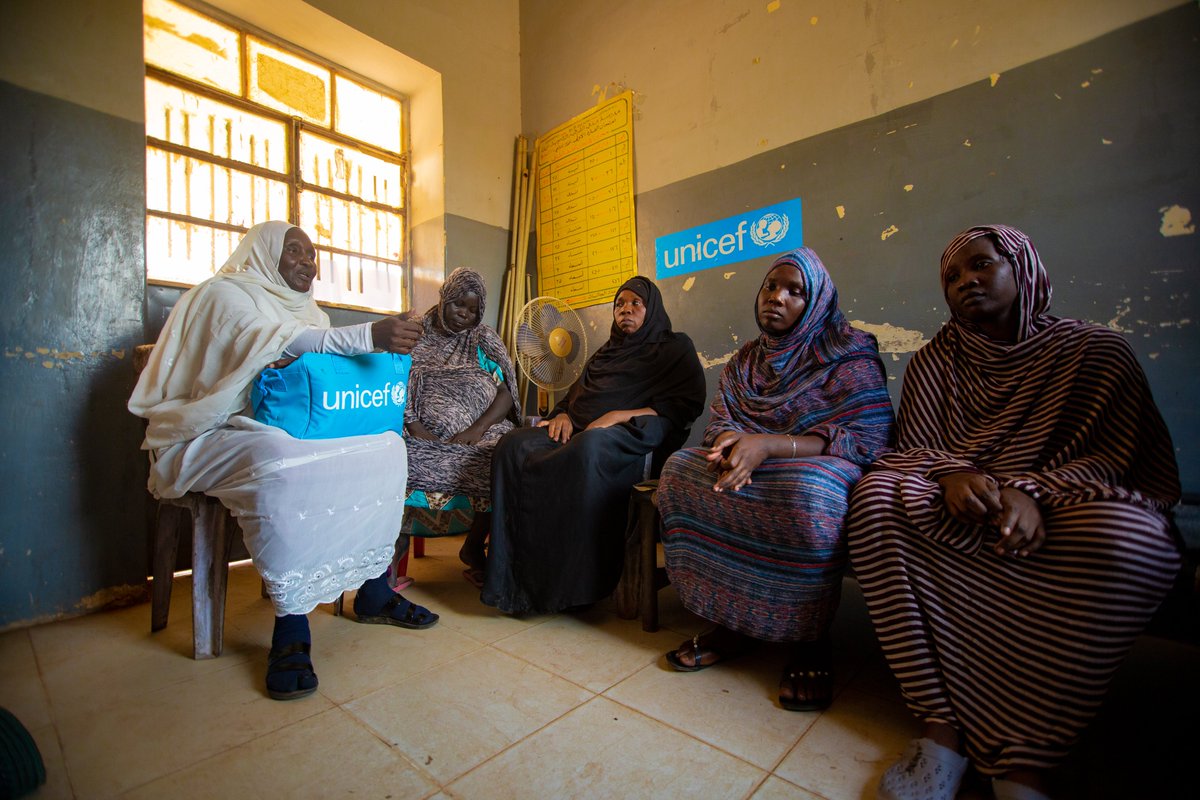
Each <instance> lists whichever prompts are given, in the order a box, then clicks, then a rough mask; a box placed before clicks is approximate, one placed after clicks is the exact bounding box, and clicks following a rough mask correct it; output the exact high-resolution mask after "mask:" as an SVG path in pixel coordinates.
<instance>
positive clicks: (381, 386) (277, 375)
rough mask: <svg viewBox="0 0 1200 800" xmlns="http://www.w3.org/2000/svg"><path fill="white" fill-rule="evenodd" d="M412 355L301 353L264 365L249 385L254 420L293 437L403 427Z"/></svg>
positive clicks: (359, 433) (328, 436)
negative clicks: (288, 361) (281, 363)
mask: <svg viewBox="0 0 1200 800" xmlns="http://www.w3.org/2000/svg"><path fill="white" fill-rule="evenodd" d="M411 369H412V357H411V356H402V355H396V354H395V353H368V354H367V355H361V356H336V355H332V354H329V353H305V354H304V355H302V356H300V357H299V358H298V359H296V360H295V361H293V362H292V363H291V364H288V365H287V366H286V367H284V368H283V369H265V370H263V371H262V374H260V375H259V376H258V377H257V378H255V380H254V383H253V385H252V386H251V387H250V408H251V409H252V410H253V412H254V418H255V419H256V420H258V421H259V422H262V423H264V424H266V425H274V426H275V427H277V428H283V429H284V430H285V431H287V432H288V433H290V434H291V435H292V436H295V437H296V438H297V439H336V438H340V437H342V436H363V435H366V434H371V433H383V432H384V431H395V432H396V433H401V434H402V433H403V431H404V404H405V402H406V401H407V400H408V373H409V370H411Z"/></svg>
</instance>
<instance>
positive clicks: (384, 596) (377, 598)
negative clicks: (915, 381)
mask: <svg viewBox="0 0 1200 800" xmlns="http://www.w3.org/2000/svg"><path fill="white" fill-rule="evenodd" d="M394 594H395V592H393V591H392V587H390V586H388V582H387V572H386V571H385V572H384V573H383V574H382V575H380V576H379V577H378V578H371V579H370V580H369V581H367V582H366V583H364V584H363V585H362V586H360V587H358V596H357V597H355V598H354V608H355V609H356V610H357V609H359V608H362V609H364V610H370V611H379V610H380V609H382V608H383V604H384V603H386V602H387V601H388V600H391V599H392V595H394Z"/></svg>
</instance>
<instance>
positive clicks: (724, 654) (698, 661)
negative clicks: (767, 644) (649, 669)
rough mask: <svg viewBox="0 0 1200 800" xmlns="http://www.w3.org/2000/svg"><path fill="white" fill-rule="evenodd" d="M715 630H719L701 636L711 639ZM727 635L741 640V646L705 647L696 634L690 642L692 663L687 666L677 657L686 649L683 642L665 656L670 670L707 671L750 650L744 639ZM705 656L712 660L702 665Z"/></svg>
mask: <svg viewBox="0 0 1200 800" xmlns="http://www.w3.org/2000/svg"><path fill="white" fill-rule="evenodd" d="M717 630H721V629H720V628H718V629H715V630H711V631H709V632H708V633H706V634H703V635H704V636H709V637H711V636H712V635H713V634H714V633H716V632H717ZM727 635H730V636H736V637H737V638H738V639H739V640H741V645H740V646H736V645H735V646H734V647H727V648H724V649H722V648H718V647H711V646H705V645H702V644H701V643H700V636H701V634H699V633H697V634H696V635H695V636H693V637H692V641H691V642H690V644H691V646H692V663H691V664H687V663H685V662H684V661H683V659H681V658H680V657H679V651H680V650H682V649H683V648H685V647H687V646H688V644H689V642H683V643H681V644H680V645H679V647H676V648H675V649H674V650H671V651H670V652H668V653H667V654H666V659H667V663H668V664H670V665H671V668H672V669H674V670H676V671H678V672H699V671H700V670H702V669H708V668H709V667H712V666H716V665H717V664H720V663H721V662H722V661H731V660H733V659H735V658H737V657H738V656H740V655H742V654H744V653H746V652H747V651H749V650H750V644H749V642H747V640H746V639H745V637H743V636H740V635H739V634H736V633H734V632H733V631H728V632H727ZM706 655H712V656H714V658H713V660H712V661H710V662H708V663H707V664H705V663H704V657H705V656H706Z"/></svg>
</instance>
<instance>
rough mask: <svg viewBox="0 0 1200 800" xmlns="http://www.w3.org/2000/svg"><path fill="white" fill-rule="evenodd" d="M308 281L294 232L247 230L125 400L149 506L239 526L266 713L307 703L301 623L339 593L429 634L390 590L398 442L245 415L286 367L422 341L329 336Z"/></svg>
mask: <svg viewBox="0 0 1200 800" xmlns="http://www.w3.org/2000/svg"><path fill="white" fill-rule="evenodd" d="M316 271H317V268H316V251H315V249H314V248H313V245H312V242H311V241H310V240H309V237H308V236H307V235H306V234H305V233H304V231H303V230H301V229H300V228H297V227H295V226H293V225H291V224H289V223H286V222H264V223H261V224H259V225H255V226H254V227H253V228H251V229H250V230H249V231H248V232H247V234H246V236H245V238H244V239H242V241H241V243H240V244H239V245H238V247H237V249H236V250H235V251H234V253H233V255H232V256H230V258H229V260H228V261H227V262H226V263H225V265H224V266H223V267H222V268H221V270H220V271H219V272H218V273H217V274H216V275H214V276H213V277H212V278H210V279H209V280H207V281H205V282H204V283H201V284H200V285H198V286H196V287H195V288H193V289H191V290H189V291H188V292H187V293H185V294H184V295H183V297H181V298H180V300H179V302H178V303H177V304H176V305H175V308H174V309H173V310H172V312H171V315H170V317H169V318H168V319H167V323H166V325H165V327H164V328H163V330H162V333H161V334H160V336H159V339H158V343H157V344H156V345H155V346H154V351H153V353H152V355H151V356H150V361H149V363H148V364H147V366H146V369H145V370H144V371H143V372H142V375H141V378H140V380H139V381H138V384H137V387H136V388H135V389H134V392H133V396H132V397H131V398H130V400H129V410H130V411H132V412H133V413H135V414H137V415H138V416H141V417H145V418H146V419H147V420H148V421H149V424H148V426H147V429H146V441H145V443H144V444H143V445H142V447H143V448H144V449H146V450H148V451H149V454H150V481H149V488H150V491H151V492H152V493H153V494H154V495H155V496H156V497H180V496H182V495H184V494H186V493H187V492H204V493H205V494H208V495H211V496H213V497H216V498H218V499H219V500H220V501H221V502H222V503H223V504H224V505H225V506H226V507H228V508H229V509H230V511H231V512H232V513H233V515H234V516H235V517H236V518H237V520H238V524H239V525H240V527H241V529H242V534H243V537H244V539H245V542H246V547H247V549H248V550H249V551H250V556H251V558H253V559H254V565H255V567H256V568H257V569H258V571H259V572H260V573H261V574H262V577H263V580H264V581H265V583H266V586H267V591H268V593H269V594H270V597H271V601H272V602H273V604H274V606H275V631H274V635H273V637H272V643H271V653H270V656H269V659H268V670H267V692H268V694H269V695H270V696H271V697H272V698H274V699H276V700H292V699H297V698H300V697H305V696H307V695H310V694H312V693H313V692H314V691H316V688H317V676H316V673H315V672H314V671H313V667H312V661H311V659H310V658H309V651H310V648H311V641H312V640H311V636H310V633H309V628H308V618H307V616H305V615H306V614H307V613H308V612H309V611H311V610H312V609H313V608H314V607H315V606H316V605H317V604H319V603H327V602H331V601H332V600H334V599H336V598H337V597H339V596H340V595H341V593H342V592H343V591H345V590H348V589H354V588H358V590H359V591H358V595H357V597H356V598H355V602H354V610H355V614H356V617H357V618H358V620H359V621H360V622H377V623H385V624H393V625H398V626H400V627H405V628H427V627H429V626H430V625H432V624H434V622H436V621H437V615H436V614H433V613H431V612H429V611H428V610H427V609H424V608H422V607H420V606H418V605H416V604H414V603H410V602H409V601H407V600H405V599H404V598H403V597H401V596H400V595H399V594H396V593H394V592H393V591H392V589H391V588H390V587H389V586H388V584H387V581H386V572H387V569H388V566H389V564H390V562H391V559H392V552H393V549H394V547H395V541H396V534H397V532H398V531H399V530H400V521H401V518H402V516H403V513H404V489H405V482H406V479H407V459H406V456H405V448H404V441H403V440H402V439H401V438H400V437H399V436H398V435H396V434H395V433H391V432H386V433H381V434H376V435H372V436H355V437H348V438H342V439H324V440H311V439H309V440H301V439H295V438H293V437H292V436H290V435H289V434H287V433H285V432H284V431H283V430H281V429H279V428H275V427H272V426H268V425H263V424H261V423H259V422H257V421H255V420H254V419H253V418H251V417H250V416H248V415H247V411H248V409H247V405H248V401H249V397H250V385H251V383H252V382H253V380H254V378H255V377H256V376H257V375H258V374H259V373H260V372H262V370H263V369H264V368H266V367H267V366H269V365H271V364H274V363H275V362H277V361H280V360H281V359H291V358H295V357H298V356H300V355H302V354H303V353H306V352H324V353H338V354H342V355H358V354H362V353H369V352H371V351H373V350H375V349H381V350H388V351H391V352H395V353H407V352H409V351H410V350H411V349H412V347H413V345H415V344H416V342H417V340H418V338H419V337H420V334H421V325H420V323H419V322H416V321H410V320H407V319H401V318H399V317H388V318H385V319H382V320H380V321H378V322H374V323H364V324H362V325H354V326H349V327H344V328H330V327H329V317H328V316H326V314H325V313H324V312H323V311H321V309H320V308H318V307H317V304H316V302H315V301H314V300H313V298H312V282H313V279H314V278H315V277H316Z"/></svg>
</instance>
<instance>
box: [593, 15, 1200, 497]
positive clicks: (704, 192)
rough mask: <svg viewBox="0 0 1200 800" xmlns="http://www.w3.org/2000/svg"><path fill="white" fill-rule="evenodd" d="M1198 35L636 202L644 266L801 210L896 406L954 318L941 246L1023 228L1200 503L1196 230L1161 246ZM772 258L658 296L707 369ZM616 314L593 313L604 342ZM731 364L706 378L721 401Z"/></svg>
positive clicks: (735, 336)
mask: <svg viewBox="0 0 1200 800" xmlns="http://www.w3.org/2000/svg"><path fill="white" fill-rule="evenodd" d="M1198 36H1200V12H1198V11H1197V9H1196V8H1195V7H1194V6H1186V7H1182V8H1180V9H1177V10H1175V11H1171V12H1168V13H1165V14H1162V15H1160V16H1158V17H1155V18H1152V19H1150V20H1147V21H1145V22H1142V23H1139V24H1136V25H1133V26H1131V27H1129V28H1126V29H1123V30H1121V31H1118V32H1116V33H1113V34H1110V35H1107V36H1105V37H1103V38H1101V39H1098V40H1096V41H1093V42H1091V43H1089V44H1086V45H1083V46H1080V47H1077V48H1074V49H1071V50H1068V51H1066V52H1063V53H1060V54H1058V55H1055V56H1052V57H1049V58H1046V59H1042V60H1040V61H1036V62H1033V63H1031V64H1028V65H1026V66H1024V67H1021V68H1018V69H1014V70H1009V71H1007V72H1005V73H1004V74H1003V76H1002V77H1001V78H1000V80H999V81H998V82H997V83H996V85H995V86H991V85H990V83H989V81H982V82H980V83H977V84H974V85H971V86H968V87H965V88H963V89H960V90H957V91H954V92H950V93H947V94H944V95H941V96H939V97H936V98H933V99H931V100H928V101H924V102H920V103H916V104H914V105H911V106H907V107H904V108H901V109H898V110H897V111H895V112H892V113H889V114H886V115H884V116H881V117H877V118H875V119H871V120H867V121H865V122H861V123H857V124H854V125H850V126H847V127H845V128H841V129H839V130H835V131H831V132H829V133H826V134H822V135H819V136H815V137H812V138H810V139H806V140H803V141H799V142H795V143H793V144H790V145H787V146H785V147H781V148H778V149H776V150H773V151H771V152H768V153H765V154H762V155H760V156H756V157H754V158H751V159H747V160H745V161H742V162H739V163H737V164H734V165H732V166H729V167H726V168H723V169H720V170H715V171H713V172H709V173H705V174H703V175H698V176H695V177H693V178H690V179H688V180H685V181H681V182H678V183H675V184H672V185H670V186H666V187H663V188H661V189H658V190H654V191H651V192H647V193H645V194H642V195H639V196H638V198H637V213H638V243H639V250H638V257H639V263H640V265H641V266H640V269H641V271H642V272H643V273H644V274H650V273H652V271H653V268H654V267H653V265H654V239H655V237H657V236H661V235H663V234H665V233H671V232H675V231H678V230H682V229H686V228H689V227H692V226H694V225H699V224H702V223H705V222H709V221H712V220H717V219H721V218H724V217H727V216H730V215H732V214H735V213H739V212H742V211H745V210H748V209H754V208H758V207H761V206H765V205H768V204H771V203H775V202H778V201H781V200H785V199H789V198H793V197H800V198H802V199H803V202H804V229H805V230H804V236H805V242H806V244H808V245H809V246H811V247H813V248H814V249H815V250H816V251H817V252H818V254H820V256H821V257H822V259H823V260H824V262H825V264H826V266H827V267H828V268H829V270H830V272H831V273H832V275H833V276H834V279H835V280H836V281H837V283H838V287H839V290H840V294H841V302H842V308H843V309H844V310H845V311H846V313H847V316H848V317H849V318H851V319H853V320H860V321H863V322H865V323H868V324H869V325H872V326H878V328H877V329H878V330H879V331H880V339H881V345H882V348H883V349H884V350H885V351H887V350H891V351H892V352H889V353H885V356H884V361H885V364H886V366H887V368H888V371H889V376H890V379H891V381H890V386H891V389H892V395H893V399H894V400H896V401H898V399H899V388H900V382H901V378H902V375H903V369H904V366H905V364H906V363H907V362H908V359H909V357H910V356H911V351H912V350H913V349H915V347H916V346H918V345H919V344H920V343H921V342H922V341H927V340H928V339H929V338H930V337H931V336H932V335H933V334H934V333H935V332H936V331H937V329H938V328H939V326H940V325H941V323H942V322H943V321H944V320H945V318H946V316H947V311H946V307H945V303H944V301H943V299H942V296H941V292H940V288H939V286H938V277H937V263H938V258H939V256H940V255H941V251H942V249H943V248H944V246H945V245H946V243H947V242H948V241H949V239H950V238H951V236H953V235H954V234H955V233H957V232H958V231H959V230H961V229H962V228H965V227H967V226H968V225H972V224H977V223H983V222H1004V223H1008V224H1011V225H1015V226H1016V227H1019V228H1021V229H1023V230H1025V231H1026V232H1027V233H1028V234H1029V235H1030V236H1031V238H1032V239H1033V241H1034V243H1035V245H1036V246H1037V247H1038V250H1039V252H1040V253H1041V255H1042V259H1043V261H1044V262H1045V264H1046V267H1047V270H1048V271H1049V273H1050V277H1051V280H1052V282H1053V284H1054V290H1055V294H1054V302H1053V305H1052V308H1051V311H1052V313H1056V314H1058V315H1060V316H1068V317H1077V318H1083V319H1088V320H1091V321H1094V322H1099V323H1103V324H1109V325H1111V326H1113V327H1115V328H1118V329H1119V330H1122V331H1123V332H1125V334H1126V336H1127V338H1128V339H1129V341H1130V343H1131V344H1132V345H1133V347H1134V349H1135V350H1136V351H1137V354H1138V357H1139V359H1140V361H1141V363H1142V365H1143V367H1144V368H1145V370H1146V373H1147V375H1148V376H1149V379H1150V383H1151V386H1152V387H1153V390H1154V394H1155V399H1156V400H1157V402H1158V404H1159V407H1160V408H1161V409H1162V411H1163V414H1164V416H1165V417H1166V419H1167V424H1168V425H1169V427H1170V429H1171V432H1172V435H1173V438H1174V441H1175V445H1176V449H1177V453H1178V457H1179V462H1180V468H1181V471H1182V474H1183V481H1184V488H1185V491H1190V492H1198V491H1200V411H1198V410H1197V405H1196V403H1195V397H1197V396H1198V395H1200V374H1198V373H1197V370H1196V365H1197V364H1200V336H1198V327H1197V325H1198V324H1200V281H1198V270H1200V235H1197V234H1196V233H1191V234H1188V235H1179V236H1165V235H1164V234H1163V233H1162V232H1160V228H1161V227H1162V225H1163V218H1164V212H1162V211H1160V209H1164V208H1170V207H1172V206H1178V207H1180V208H1184V209H1190V210H1191V211H1192V212H1193V213H1196V214H1197V215H1200V84H1198V83H1197V81H1196V77H1195V76H1196V75H1197V74H1200V53H1198V51H1197V48H1196V45H1195V42H1196V41H1197V37H1198ZM1085 83H1086V84H1087V85H1086V86H1085V85H1084V84H1085ZM780 102H781V103H784V102H787V99H786V98H781V99H780ZM906 186H911V189H909V190H906V188H905V187H906ZM839 206H841V207H842V208H843V209H844V214H845V216H844V218H839V214H838V210H837V209H838V207H839ZM893 227H894V228H895V231H894V232H892V228H893ZM769 261H770V259H761V258H760V259H758V260H756V261H748V262H744V263H741V264H738V265H734V266H730V267H725V268H717V269H713V270H708V271H705V272H701V273H695V281H694V282H693V283H692V284H691V285H690V287H689V284H688V283H687V281H686V279H685V278H682V277H679V278H671V279H668V280H665V281H663V282H662V284H661V286H662V290H663V294H664V297H665V301H666V305H667V309H668V311H669V312H670V314H671V317H672V320H673V321H674V323H675V327H676V328H677V329H679V330H683V331H686V332H687V333H689V334H690V335H691V336H692V338H693V339H694V340H695V342H696V345H697V348H698V349H699V350H700V351H701V352H702V354H703V355H704V357H706V358H707V359H710V360H714V361H720V360H722V357H723V356H725V355H726V354H728V353H730V352H732V351H733V350H735V349H736V347H737V346H738V345H739V344H740V343H742V342H745V341H746V340H747V339H748V338H749V337H753V336H755V335H757V329H756V328H755V325H754V320H753V316H752V313H751V312H752V303H753V298H754V295H755V292H756V291H757V289H758V286H759V282H760V280H761V278H762V276H763V274H764V273H765V271H766V269H767V266H768V264H769ZM727 273H732V274H729V275H728V277H726V275H727ZM607 314H608V310H607V309H603V308H600V307H597V308H594V309H589V310H588V311H587V312H586V313H585V316H586V317H587V318H588V320H589V321H590V322H592V323H594V324H595V329H596V330H602V331H605V332H606V331H607ZM598 343H599V342H598V341H595V342H590V345H591V347H592V349H594V348H595V346H597V345H598ZM721 366H722V364H720V363H718V364H714V365H713V366H711V367H710V368H709V369H708V370H707V376H708V380H709V388H710V396H711V390H712V389H713V388H715V383H716V379H717V376H718V374H719V372H720V369H721ZM703 422H704V420H703V419H702V420H701V421H700V422H699V423H698V424H697V428H696V431H695V432H694V434H693V439H695V438H697V437H698V435H699V431H700V430H702V428H703Z"/></svg>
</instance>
